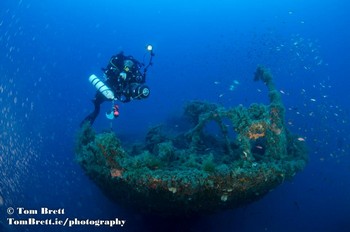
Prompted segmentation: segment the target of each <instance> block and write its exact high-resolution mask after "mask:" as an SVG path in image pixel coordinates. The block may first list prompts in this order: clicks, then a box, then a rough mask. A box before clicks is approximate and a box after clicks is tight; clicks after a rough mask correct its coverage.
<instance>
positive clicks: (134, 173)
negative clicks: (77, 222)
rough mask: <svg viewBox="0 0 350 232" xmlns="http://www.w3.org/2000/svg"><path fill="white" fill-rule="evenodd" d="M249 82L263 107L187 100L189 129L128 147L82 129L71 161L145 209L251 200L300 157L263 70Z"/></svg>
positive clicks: (151, 135) (302, 161)
mask: <svg viewBox="0 0 350 232" xmlns="http://www.w3.org/2000/svg"><path fill="white" fill-rule="evenodd" d="M254 79H255V80H256V81H260V80H261V81H263V82H264V83H265V84H266V86H267V88H268V92H269V99H270V104H269V105H262V104H252V105H251V106H250V107H248V108H244V107H243V106H238V107H233V108H229V109H226V108H224V107H221V106H219V105H217V104H211V103H207V102H199V101H193V102H190V103H188V104H187V105H186V106H185V110H184V114H185V117H184V118H185V119H187V120H189V122H190V123H191V125H192V127H191V128H189V129H188V130H187V131H184V132H182V133H178V134H173V133H171V135H170V133H167V131H166V130H165V129H164V128H163V127H162V126H156V127H153V128H151V129H150V130H149V132H148V134H147V135H146V139H145V143H144V144H135V145H134V146H133V147H132V148H131V149H128V150H127V149H126V148H124V147H123V145H122V144H121V142H120V140H119V139H118V138H117V137H116V135H115V134H114V133H112V132H110V133H100V134H96V133H95V132H94V131H93V129H92V128H91V127H90V126H89V125H84V126H83V128H82V129H81V131H80V133H79V136H78V139H77V148H76V157H77V160H78V162H79V163H80V165H81V166H82V167H83V169H84V171H85V172H86V174H87V175H88V176H89V177H90V178H91V179H92V180H93V181H94V182H95V183H96V184H97V185H98V186H99V187H100V188H101V189H102V191H103V192H104V193H105V194H106V195H107V196H108V197H110V198H111V199H113V200H115V201H116V202H118V203H120V204H122V205H124V206H126V207H132V208H134V209H136V210H140V211H144V212H155V213H161V214H163V215H164V214H166V215H179V214H193V213H202V212H213V211H217V210H222V209H231V208H235V207H238V206H241V205H243V204H246V203H249V202H252V201H255V200H257V199H259V198H261V197H262V196H264V195H265V194H267V193H268V192H269V191H271V190H272V189H273V188H275V187H276V186H278V185H280V184H281V183H283V182H284V181H285V180H288V179H291V178H292V177H293V176H294V175H295V174H296V172H298V171H300V170H302V169H303V168H304V166H305V165H306V162H307V153H306V149H305V145H304V143H303V142H302V141H299V140H298V139H297V138H298V137H297V136H296V135H293V134H291V133H290V132H289V131H288V129H287V128H286V125H285V122H284V107H283V104H282V102H281V97H280V94H279V92H278V91H277V90H276V88H275V86H274V83H273V80H272V75H271V74H270V72H269V71H268V70H266V69H265V68H263V67H258V68H257V70H256V72H255V77H254ZM213 125H217V128H219V129H217V131H218V132H219V134H220V135H218V133H216V134H215V133H212V131H211V130H210V127H212V126H213Z"/></svg>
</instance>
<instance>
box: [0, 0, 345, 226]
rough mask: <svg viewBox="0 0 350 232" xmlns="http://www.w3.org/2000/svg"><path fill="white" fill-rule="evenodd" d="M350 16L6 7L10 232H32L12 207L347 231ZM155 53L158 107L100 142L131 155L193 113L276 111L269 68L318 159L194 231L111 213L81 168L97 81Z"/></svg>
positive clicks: (260, 7) (296, 128)
mask: <svg viewBox="0 0 350 232" xmlns="http://www.w3.org/2000/svg"><path fill="white" fill-rule="evenodd" d="M349 9H350V8H349V3H347V1H345V0H343V1H341V0H332V1H330V0H329V1H328V0H324V1H314V0H309V1H301V0H293V1H291V0H281V1H272V0H267V1H258V0H247V1H225V0H224V1H212V0H208V1H160V0H154V1H150V0H149V1H147V0H145V1H140V0H135V1H112V0H101V1H92V0H86V1H82V0H79V1H71V0H61V1H55V0H42V1H39V0H33V1H29V0H20V1H15V0H2V1H1V3H0V80H1V82H0V94H1V95H0V109H1V116H0V121H1V124H0V127H1V132H0V151H1V154H0V155H1V159H0V196H1V200H3V203H2V204H0V205H1V206H0V212H1V214H0V215H1V219H0V222H1V223H2V225H0V226H1V227H0V230H3V231H23V230H24V228H25V227H8V226H6V224H7V221H6V217H7V214H6V209H7V208H8V207H10V206H12V207H25V208H28V209H38V208H40V207H52V208H65V210H66V215H65V216H70V217H77V218H91V219H96V218H100V219H109V218H115V217H118V218H121V219H126V220H127V224H126V226H125V227H124V228H123V230H124V231H154V230H155V229H156V228H158V229H159V228H162V229H164V228H166V230H168V231H171V230H172V229H180V228H181V229H182V230H178V231H186V230H191V231H214V230H215V231H350V181H349V179H350V157H349V155H350V153H349V141H350V140H349V129H350V126H349V113H350V112H349V99H350V98H349V97H350V96H349V83H350V81H349V72H348V68H349V66H350V55H349V54H350V53H349V52H350V45H349V42H350V40H349V38H350V31H349V30H348V28H349V18H348V16H347V14H348V12H349ZM148 43H151V44H152V45H153V46H154V52H155V54H156V56H155V57H154V65H153V66H152V67H151V68H150V69H149V72H148V76H147V84H148V85H149V86H150V88H151V96H150V97H149V98H148V99H146V100H143V101H134V102H131V103H128V104H120V111H121V115H120V117H119V118H118V119H117V120H115V121H113V123H112V124H111V122H110V121H108V120H107V119H106V118H105V117H104V116H103V114H104V112H105V111H106V110H108V109H109V108H110V104H109V103H105V104H104V105H103V107H102V112H101V115H100V117H99V118H98V119H97V120H96V123H95V124H94V128H95V129H96V130H97V131H103V130H106V129H109V128H110V127H111V126H112V127H113V130H114V131H115V132H116V133H117V135H118V136H120V137H121V138H122V139H123V140H125V141H126V142H127V141H129V142H130V141H143V138H144V135H145V133H146V131H147V129H148V128H149V127H150V126H153V125H157V124H159V123H161V122H164V121H174V120H175V118H176V117H177V116H180V115H181V113H182V107H183V104H184V103H186V102H187V101H189V100H207V101H210V102H216V103H220V104H222V105H224V106H228V107H229V106H237V105H239V104H242V105H244V106H249V104H251V103H253V102H259V103H268V98H267V91H266V88H265V86H264V85H263V84H262V83H255V82H253V81H252V78H253V73H254V71H255V68H256V66H257V65H258V64H263V65H265V66H266V67H268V68H270V70H271V72H272V73H273V75H274V77H275V83H276V86H277V88H278V89H279V90H280V91H281V95H282V99H283V102H284V104H285V106H286V121H287V122H288V128H289V129H290V130H291V131H292V132H294V133H298V134H299V135H300V137H301V138H304V139H305V142H306V143H307V145H308V147H309V156H310V159H309V163H308V165H307V167H306V168H305V170H304V171H302V172H301V173H297V174H296V176H295V178H294V179H293V180H292V181H291V182H287V181H286V182H285V183H283V184H282V185H281V186H279V187H278V188H276V189H275V190H274V191H272V192H271V193H269V194H268V195H267V196H265V197H264V198H263V199H262V200H260V201H257V202H254V203H252V204H250V205H248V206H245V207H242V208H239V209H236V210H228V211H225V212H219V213H216V214H214V215H209V216H204V217H198V218H192V219H174V220H167V221H165V220H162V219H158V218H155V217H149V218H147V217H146V218H145V217H143V216H142V215H140V214H137V213H130V212H128V211H126V210H124V209H121V208H120V207H118V205H117V204H115V203H112V202H111V201H109V200H108V199H107V198H106V197H105V196H104V195H103V194H102V193H101V192H100V190H99V189H98V188H97V187H96V186H95V184H94V183H92V182H91V181H90V180H89V179H88V178H87V177H86V176H85V175H84V173H83V171H82V169H81V168H80V167H79V166H78V164H77V163H76V161H75V159H74V143H75V136H76V132H77V130H78V128H79V123H80V121H81V120H82V119H83V118H84V117H85V116H86V115H87V114H88V113H89V112H90V111H91V110H92V104H91V102H90V100H91V99H92V98H93V96H94V94H95V89H94V88H93V86H92V85H91V84H90V83H89V82H88V76H89V75H90V74H92V73H95V74H96V75H101V70H100V68H101V67H105V66H106V64H107V62H108V60H109V58H110V57H111V56H112V55H113V54H115V53H117V52H119V51H124V52H125V54H127V55H133V56H134V57H136V58H137V59H139V60H141V61H142V60H143V57H144V55H145V54H146V50H145V46H146V45H147V44H148ZM145 62H147V56H146V60H145ZM232 85H233V87H234V89H232ZM230 87H231V90H230ZM174 126H175V125H174ZM17 216H18V217H24V216H23V215H22V216H20V215H17ZM24 218H26V217H24ZM26 229H28V231H35V230H38V231H47V228H46V227H30V228H26ZM50 229H51V230H52V231H53V230H55V231H56V230H57V231H62V228H57V227H55V228H50ZM89 229H91V230H92V229H95V230H96V231H103V230H108V229H107V228H101V227H100V228H93V227H89ZM116 229H119V228H116ZM73 230H75V231H86V228H85V227H76V228H75V229H73Z"/></svg>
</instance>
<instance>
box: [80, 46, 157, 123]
mask: <svg viewBox="0 0 350 232" xmlns="http://www.w3.org/2000/svg"><path fill="white" fill-rule="evenodd" d="M147 50H148V51H149V54H150V60H149V63H148V65H147V66H146V67H144V69H143V72H141V67H142V66H144V64H142V63H140V62H139V61H137V60H136V59H134V58H133V57H132V56H125V55H124V53H123V52H120V53H119V54H117V55H114V56H112V57H111V59H110V60H109V63H108V65H107V67H106V68H102V71H103V76H104V78H105V81H104V82H103V81H101V80H100V79H99V78H98V77H97V76H96V75H94V74H92V75H91V76H90V77H89V81H90V82H91V84H92V85H94V86H95V87H96V89H97V92H96V95H95V98H94V99H93V100H92V102H93V104H94V107H95V108H94V111H93V112H91V113H90V114H89V115H88V116H87V117H85V118H84V120H83V121H82V122H81V124H80V126H82V125H83V124H85V123H86V122H89V123H90V125H92V124H93V123H94V121H95V119H96V117H97V116H98V114H99V113H100V106H101V104H102V103H103V102H104V101H112V102H113V104H112V109H111V111H110V112H108V113H106V117H107V118H108V119H114V118H116V117H118V116H119V106H118V105H117V104H114V102H115V101H116V100H118V101H121V102H123V103H126V102H130V101H131V100H133V99H137V100H141V99H144V98H147V97H148V96H149V94H150V89H149V88H148V86H147V85H145V83H146V72H147V69H148V67H149V66H151V65H152V58H153V56H154V53H153V50H152V46H151V45H148V46H147Z"/></svg>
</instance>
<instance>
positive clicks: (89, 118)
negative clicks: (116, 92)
mask: <svg viewBox="0 0 350 232" xmlns="http://www.w3.org/2000/svg"><path fill="white" fill-rule="evenodd" d="M106 100H107V99H106V98H105V96H103V95H102V94H101V93H100V92H99V91H97V93H96V96H95V99H94V100H92V103H93V104H94V107H95V108H94V111H92V112H91V113H90V114H89V115H88V116H86V117H85V118H84V120H83V121H82V122H81V123H80V127H81V126H83V125H84V124H85V123H86V122H89V123H90V125H92V124H93V123H94V121H95V119H96V118H97V116H98V115H99V113H100V108H101V104H102V103H103V102H104V101H106Z"/></svg>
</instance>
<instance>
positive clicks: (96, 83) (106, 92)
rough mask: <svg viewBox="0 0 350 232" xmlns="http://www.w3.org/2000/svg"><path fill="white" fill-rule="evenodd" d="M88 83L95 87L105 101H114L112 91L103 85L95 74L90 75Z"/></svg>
mask: <svg viewBox="0 0 350 232" xmlns="http://www.w3.org/2000/svg"><path fill="white" fill-rule="evenodd" d="M89 81H90V83H91V84H92V85H93V86H95V87H96V89H97V90H98V91H100V93H102V94H103V96H105V97H106V98H107V99H110V100H114V93H113V91H112V90H111V89H110V88H109V87H108V86H107V85H105V84H104V83H103V82H102V81H101V80H100V79H99V78H98V77H97V76H96V75H95V74H92V75H91V76H90V77H89Z"/></svg>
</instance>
